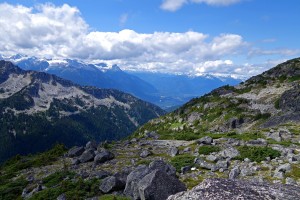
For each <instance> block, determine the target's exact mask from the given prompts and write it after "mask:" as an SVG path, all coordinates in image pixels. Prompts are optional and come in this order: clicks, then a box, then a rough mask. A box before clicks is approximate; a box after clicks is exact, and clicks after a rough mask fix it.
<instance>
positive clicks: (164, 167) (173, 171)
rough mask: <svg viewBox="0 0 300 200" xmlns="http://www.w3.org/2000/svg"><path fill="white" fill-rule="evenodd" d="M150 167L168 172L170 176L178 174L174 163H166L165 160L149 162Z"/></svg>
mask: <svg viewBox="0 0 300 200" xmlns="http://www.w3.org/2000/svg"><path fill="white" fill-rule="evenodd" d="M149 169H150V170H151V171H153V170H157V169H158V170H161V171H163V172H166V173H167V174H168V175H169V176H176V168H175V167H173V166H172V165H170V164H168V163H165V162H164V161H163V160H155V161H152V162H151V163H150V164H149Z"/></svg>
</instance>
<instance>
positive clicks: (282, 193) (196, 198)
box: [168, 179, 300, 200]
mask: <svg viewBox="0 0 300 200" xmlns="http://www.w3.org/2000/svg"><path fill="white" fill-rule="evenodd" d="M299 197H300V187H297V186H293V185H282V184H269V183H265V182H264V183H258V182H251V181H243V180H230V179H206V180H205V181H203V182H202V183H201V184H199V185H198V186H196V187H194V188H193V189H191V190H190V191H187V192H180V193H177V194H175V195H172V196H170V197H169V198H168V200H187V199H188V200H219V199H222V200H229V199H230V200H231V199H245V200H246V199H247V200H265V199H276V200H294V199H299Z"/></svg>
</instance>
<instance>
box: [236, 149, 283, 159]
mask: <svg viewBox="0 0 300 200" xmlns="http://www.w3.org/2000/svg"><path fill="white" fill-rule="evenodd" d="M238 150H239V152H240V156H238V157H236V158H235V159H238V160H244V159H245V158H249V159H250V160H251V161H256V162H261V161H263V160H265V159H266V157H270V158H271V159H274V158H276V157H279V156H280V155H281V154H280V152H279V151H277V150H274V149H272V148H271V147H256V146H241V147H238Z"/></svg>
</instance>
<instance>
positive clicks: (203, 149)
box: [199, 146, 220, 155]
mask: <svg viewBox="0 0 300 200" xmlns="http://www.w3.org/2000/svg"><path fill="white" fill-rule="evenodd" d="M218 151H220V147H218V146H201V147H199V154H204V155H209V154H210V153H213V152H218Z"/></svg>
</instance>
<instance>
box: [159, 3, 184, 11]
mask: <svg viewBox="0 0 300 200" xmlns="http://www.w3.org/2000/svg"><path fill="white" fill-rule="evenodd" d="M187 2H188V0H164V1H163V3H162V4H161V6H160V8H161V9H163V10H168V11H176V10H178V9H180V8H181V7H182V6H183V5H184V4H185V3H187Z"/></svg>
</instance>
